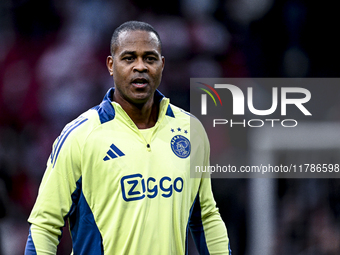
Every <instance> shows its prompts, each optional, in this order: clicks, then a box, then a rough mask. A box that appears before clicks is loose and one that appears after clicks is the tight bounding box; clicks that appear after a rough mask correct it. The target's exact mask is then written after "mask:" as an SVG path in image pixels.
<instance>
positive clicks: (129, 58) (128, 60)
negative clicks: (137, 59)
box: [123, 57, 134, 62]
mask: <svg viewBox="0 0 340 255" xmlns="http://www.w3.org/2000/svg"><path fill="white" fill-rule="evenodd" d="M123 59H124V60H125V61H127V62H131V61H133V60H134V57H125V58H123Z"/></svg>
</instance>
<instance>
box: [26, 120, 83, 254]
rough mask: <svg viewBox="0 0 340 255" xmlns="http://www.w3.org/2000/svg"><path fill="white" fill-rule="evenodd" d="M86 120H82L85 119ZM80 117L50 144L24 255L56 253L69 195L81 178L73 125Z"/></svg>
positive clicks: (69, 207) (78, 146)
mask: <svg viewBox="0 0 340 255" xmlns="http://www.w3.org/2000/svg"><path fill="white" fill-rule="evenodd" d="M85 120H86V119H85ZM83 122H84V119H81V118H80V120H79V119H78V120H75V121H73V122H71V123H70V124H68V125H67V126H66V127H65V128H64V130H63V131H62V133H61V135H60V136H59V137H58V138H57V140H56V141H55V142H54V144H53V149H52V153H51V156H50V158H49V159H48V162H47V168H46V171H45V174H44V176H43V179H42V182H41V184H40V187H39V192H38V197H37V200H36V202H35V205H34V207H33V209H32V212H31V214H30V216H29V219H28V222H29V223H30V224H31V226H30V230H29V235H28V239H27V243H26V248H25V255H33V254H35V255H40V254H44V255H45V254H56V251H57V245H58V244H59V240H60V238H61V236H62V228H63V227H64V225H65V220H66V218H67V217H68V214H69V212H70V210H71V207H72V204H73V203H74V201H73V200H72V194H73V193H74V192H76V189H77V185H76V183H77V180H78V179H79V178H80V177H81V170H80V158H81V156H80V145H79V143H78V139H77V137H76V135H75V133H77V132H76V131H75V129H76V128H78V127H79V125H81V124H82V123H83Z"/></svg>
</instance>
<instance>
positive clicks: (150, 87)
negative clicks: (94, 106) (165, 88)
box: [107, 31, 164, 105]
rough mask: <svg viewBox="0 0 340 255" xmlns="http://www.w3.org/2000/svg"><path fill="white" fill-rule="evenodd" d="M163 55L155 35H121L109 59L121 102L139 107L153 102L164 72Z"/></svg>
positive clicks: (116, 93)
mask: <svg viewBox="0 0 340 255" xmlns="http://www.w3.org/2000/svg"><path fill="white" fill-rule="evenodd" d="M160 51H161V49H160V45H159V42H158V40H157V37H156V35H155V34H154V33H152V32H147V31H124V32H121V33H120V34H119V37H118V46H117V47H116V48H115V49H114V52H113V53H114V56H109V57H108V58H107V67H108V69H109V72H110V74H111V75H112V76H113V79H114V82H115V87H116V90H115V94H114V97H115V100H116V101H117V102H119V103H123V102H128V103H130V104H135V105H136V104H145V103H146V102H152V100H153V95H154V92H155V90H156V89H157V87H158V86H159V84H160V82H161V78H162V72H163V68H164V57H162V56H161V52H160ZM122 100H123V101H122Z"/></svg>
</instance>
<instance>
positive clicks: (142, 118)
mask: <svg viewBox="0 0 340 255" xmlns="http://www.w3.org/2000/svg"><path fill="white" fill-rule="evenodd" d="M113 99H114V101H116V100H115V98H113ZM116 102H117V103H119V104H120V105H121V107H122V108H123V110H124V111H125V112H126V113H127V115H128V116H129V117H130V118H131V120H132V121H133V122H134V123H135V125H136V126H137V127H138V129H146V128H151V127H153V126H154V125H155V124H156V122H157V119H158V112H159V104H158V103H155V102H154V100H153V99H152V100H150V101H148V102H146V103H144V104H138V105H136V104H132V103H129V102H127V101H122V102H120V101H116Z"/></svg>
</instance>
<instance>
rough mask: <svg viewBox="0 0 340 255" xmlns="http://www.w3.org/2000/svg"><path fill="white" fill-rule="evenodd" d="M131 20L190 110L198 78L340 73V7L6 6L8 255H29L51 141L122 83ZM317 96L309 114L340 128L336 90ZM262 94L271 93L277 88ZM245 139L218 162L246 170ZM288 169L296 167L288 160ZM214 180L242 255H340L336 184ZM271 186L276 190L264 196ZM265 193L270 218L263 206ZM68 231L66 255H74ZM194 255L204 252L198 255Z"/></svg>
mask: <svg viewBox="0 0 340 255" xmlns="http://www.w3.org/2000/svg"><path fill="white" fill-rule="evenodd" d="M127 20H141V21H146V22H149V23H150V24H152V25H153V26H154V27H155V28H156V30H157V31H158V32H159V34H160V36H161V39H162V42H163V55H164V56H165V58H166V65H165V71H164V73H163V80H162V84H161V86H160V90H161V91H162V92H163V93H164V94H165V95H166V96H167V97H170V98H171V102H172V103H173V104H176V105H178V106H180V107H182V108H184V109H186V110H189V96H190V93H189V86H190V78H191V77H195V78H198V77H236V78H237V77H338V76H339V73H340V69H339V68H340V61H339V57H340V51H339V45H340V44H339V42H340V40H339V37H338V36H337V33H338V32H336V31H338V25H339V17H338V9H337V8H335V6H334V1H330V0H324V1H307V0H196V1H195V0H173V1H155V0H144V1H137V0H111V1H109V0H98V1H95V0H58V1H57V0H1V1H0V217H1V219H0V254H1V255H3V254H5V255H9V254H10V255H17V254H23V251H24V247H25V244H26V239H27V235H28V228H29V225H28V223H27V218H28V215H29V213H30V211H31V209H32V206H33V204H34V202H35V198H36V196H37V191H38V187H39V184H40V181H41V178H42V175H43V173H44V170H45V165H46V161H47V158H48V156H49V154H50V151H51V147H52V143H53V141H54V139H55V138H56V137H57V136H58V135H59V133H60V132H61V130H62V128H63V126H65V124H66V123H68V122H69V121H71V120H72V119H73V118H75V117H77V116H78V115H79V114H80V113H82V112H84V111H86V110H87V109H89V108H91V107H93V106H95V105H97V104H99V103H100V102H101V100H102V98H103V96H104V94H105V93H106V91H107V90H108V89H109V88H110V87H111V86H112V85H113V82H112V79H111V77H110V76H109V74H108V72H107V70H106V65H105V61H106V57H107V55H109V49H110V47H109V46H110V45H109V44H110V38H111V35H112V32H113V30H114V29H115V28H116V27H117V26H119V25H120V24H121V23H123V22H125V21H127ZM313 90H314V91H315V92H313V93H318V94H321V95H323V98H324V100H323V103H325V105H324V106H323V108H322V109H324V110H323V111H322V112H318V111H317V110H314V111H313V110H312V112H313V116H312V117H311V118H310V120H314V121H319V122H321V121H327V122H334V123H337V121H339V118H340V114H339V110H340V104H339V102H338V100H336V99H337V98H338V96H340V95H339V94H340V93H339V91H338V90H325V89H323V88H322V86H320V87H317V88H313ZM260 93H262V94H263V95H264V96H265V95H267V94H268V88H265V87H263V88H261V90H260ZM313 93H312V96H313ZM269 95H270V90H269ZM264 98H265V97H264ZM329 98H331V99H332V100H328V99H329ZM319 103H320V104H321V103H322V102H319ZM315 109H318V105H315ZM314 113H315V114H314ZM248 131H249V130H248V129H247V128H244V129H243V130H241V131H238V132H237V133H235V132H234V131H233V130H232V129H226V130H225V133H224V134H219V135H218V136H217V135H215V136H214V134H211V135H210V139H211V143H212V153H214V152H219V153H220V154H221V149H223V155H224V156H225V157H227V158H229V159H230V162H231V164H234V165H236V164H238V163H239V162H242V163H243V164H244V165H246V164H248V165H249V164H250V161H251V159H250V156H249V153H250V152H249V151H250V149H251V147H252V146H251V141H250V139H249V136H248ZM221 137H223V139H221ZM219 139H221V140H222V141H226V143H223V145H221V143H219V142H218V140H219ZM334 139H337V137H336V136H335V137H334ZM306 150H308V148H306ZM299 153H300V154H301V157H302V158H303V157H305V155H304V151H300V152H299ZM300 154H295V156H296V155H300ZM320 154H322V155H325V153H319V152H318V151H317V152H316V153H314V154H313V157H317V156H318V155H320ZM326 154H327V153H326ZM331 154H332V161H328V162H334V163H335V162H338V160H339V158H338V156H339V149H338V150H336V149H335V150H334V148H333V149H332V153H331ZM308 155H309V157H310V156H311V154H308ZM327 155H328V154H327ZM296 157H297V156H296ZM305 158H306V157H305ZM279 159H280V160H281V161H280V162H284V161H285V160H286V161H289V150H287V151H281V152H280V157H279ZM327 160H329V159H327ZM212 182H213V189H214V194H215V199H216V201H217V204H218V207H219V208H220V212H221V215H222V218H223V219H224V221H225V222H226V225H227V228H228V231H229V237H230V240H231V241H230V242H231V247H232V250H233V254H234V255H244V254H246V255H253V254H265V255H271V254H277V255H286V254H287V255H288V254H289V255H291V254H298V255H313V254H318V255H333V254H340V228H339V227H340V180H339V179H272V180H271V181H270V182H265V183H262V184H261V180H260V181H259V182H256V181H255V182H254V181H252V180H249V179H213V180H212ZM266 187H268V192H262V193H261V192H257V191H260V190H261V188H262V190H263V189H264V188H266ZM256 192H257V194H261V197H260V199H259V201H258V202H259V204H258V205H264V206H263V207H262V210H263V211H261V207H260V208H259V206H256V205H254V201H257V200H256V199H255V200H254V199H253V198H254V196H253V195H254V193H256ZM255 197H256V196H255ZM258 198H259V197H257V199H258ZM265 210H269V211H270V214H269V216H268V217H270V219H268V222H267V223H268V226H269V228H270V231H266V229H265V228H263V226H265V225H266V221H265V220H264V221H261V222H262V223H264V224H263V226H262V228H261V226H260V227H256V226H255V227H254V222H255V223H256V221H257V220H260V219H259V218H261V217H260V216H261V215H262V214H263V215H267V214H266V212H265ZM262 223H261V224H262ZM261 230H263V231H265V233H261ZM67 232H68V231H64V237H63V239H62V241H61V243H60V245H59V250H58V254H70V251H71V248H70V246H71V241H70V237H69V235H68V233H67ZM268 233H269V234H268ZM258 242H261V245H256V243H258ZM191 245H192V242H191ZM190 254H191V255H194V254H197V252H196V250H195V248H194V247H190Z"/></svg>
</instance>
